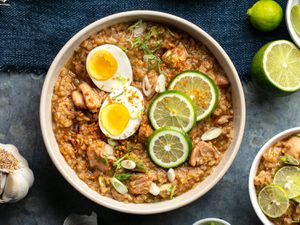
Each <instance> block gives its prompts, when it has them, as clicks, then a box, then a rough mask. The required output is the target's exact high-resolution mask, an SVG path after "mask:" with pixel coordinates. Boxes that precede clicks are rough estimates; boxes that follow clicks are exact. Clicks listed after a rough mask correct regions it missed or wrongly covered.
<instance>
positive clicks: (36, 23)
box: [0, 0, 290, 80]
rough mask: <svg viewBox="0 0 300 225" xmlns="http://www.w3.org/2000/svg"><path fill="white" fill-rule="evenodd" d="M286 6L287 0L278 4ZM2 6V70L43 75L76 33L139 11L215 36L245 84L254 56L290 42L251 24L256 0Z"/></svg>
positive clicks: (37, 0) (26, 0)
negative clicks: (270, 43)
mask: <svg viewBox="0 0 300 225" xmlns="http://www.w3.org/2000/svg"><path fill="white" fill-rule="evenodd" d="M278 2H279V3H280V4H281V5H282V6H283V7H284V8H285V4H286V1H284V0H278ZM7 3H10V6H0V71H1V70H2V71H9V70H14V71H17V72H36V73H43V72H45V71H46V70H47V69H48V68H49V66H50V64H51V62H52V60H53V58H54V57H55V55H56V54H57V53H58V51H59V50H60V48H61V47H62V46H63V45H64V44H65V43H66V42H67V41H68V39H70V38H71V37H72V36H73V35H74V34H75V33H76V32H78V31H79V30H80V29H82V28H83V27H85V26H86V25H88V24H89V23H91V22H93V21H95V20H97V19H100V18H102V17H104V16H107V15H110V14H113V13H117V12H122V11H128V10H137V9H147V10H158V11H162V12H168V13H171V14H174V15H177V16H180V17H183V18H185V19H187V20H189V21H191V22H193V23H195V24H196V25H198V26H199V27H201V28H202V29H204V30H205V31H206V32H208V33H209V34H210V35H211V36H212V37H214V38H215V39H216V40H217V41H218V42H219V43H220V44H221V46H222V47H223V48H224V49H225V51H226V52H227V53H228V55H229V56H230V57H231V59H232V61H233V63H234V64H235V65H236V68H237V70H238V72H239V75H240V76H241V78H242V79H243V80H247V79H248V78H249V68H250V64H251V60H252V57H253V55H254V54H255V52H256V51H257V50H258V49H259V48H260V47H261V46H262V45H263V44H265V43H267V42H268V41H271V40H276V39H290V38H289V36H288V32H287V29H286V26H285V22H284V21H283V23H282V24H281V26H280V27H279V29H277V30H276V31H273V32H271V33H266V34H264V33H261V32H258V31H256V30H254V28H252V26H251V25H250V23H249V21H248V19H247V15H246V12H247V9H248V8H249V7H250V6H251V5H253V4H254V3H255V0H247V1H241V0H169V1H168V0H51V1H47V0H9V1H8V2H7Z"/></svg>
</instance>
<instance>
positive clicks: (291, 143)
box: [285, 134, 300, 160]
mask: <svg viewBox="0 0 300 225" xmlns="http://www.w3.org/2000/svg"><path fill="white" fill-rule="evenodd" d="M298 135H299V136H292V137H291V138H290V139H289V140H288V141H287V142H286V144H287V150H286V152H285V153H286V154H289V155H291V156H293V157H294V158H295V159H297V160H300V134H298Z"/></svg>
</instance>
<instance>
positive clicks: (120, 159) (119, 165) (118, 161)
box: [113, 150, 130, 169]
mask: <svg viewBox="0 0 300 225" xmlns="http://www.w3.org/2000/svg"><path fill="white" fill-rule="evenodd" d="M129 153H130V150H129V151H128V152H127V153H126V154H124V155H123V156H122V157H121V158H119V159H117V161H115V162H114V164H113V166H114V167H116V169H119V168H120V167H121V161H122V160H123V159H125V158H127V157H128V155H129Z"/></svg>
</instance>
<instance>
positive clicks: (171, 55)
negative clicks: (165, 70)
mask: <svg viewBox="0 0 300 225" xmlns="http://www.w3.org/2000/svg"><path fill="white" fill-rule="evenodd" d="M187 57H188V52H187V50H186V48H185V47H184V45H183V44H181V43H180V44H179V45H178V46H176V47H175V48H172V49H170V50H168V51H166V52H165V53H164V54H163V56H162V58H163V60H164V61H165V62H166V63H168V64H170V65H172V66H173V67H175V68H180V67H181V66H182V64H183V63H184V61H185V60H186V58H187Z"/></svg>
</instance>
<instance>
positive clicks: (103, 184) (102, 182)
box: [98, 176, 106, 189]
mask: <svg viewBox="0 0 300 225" xmlns="http://www.w3.org/2000/svg"><path fill="white" fill-rule="evenodd" d="M98 182H99V186H100V189H102V188H105V187H106V184H105V180H104V177H103V176H99V177H98Z"/></svg>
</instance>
